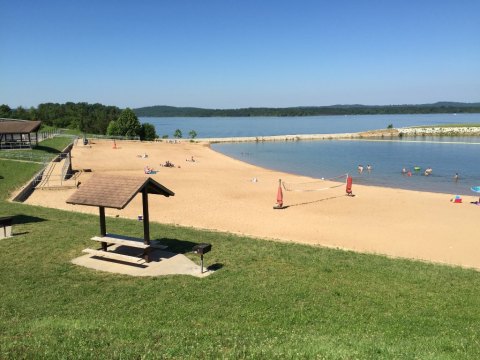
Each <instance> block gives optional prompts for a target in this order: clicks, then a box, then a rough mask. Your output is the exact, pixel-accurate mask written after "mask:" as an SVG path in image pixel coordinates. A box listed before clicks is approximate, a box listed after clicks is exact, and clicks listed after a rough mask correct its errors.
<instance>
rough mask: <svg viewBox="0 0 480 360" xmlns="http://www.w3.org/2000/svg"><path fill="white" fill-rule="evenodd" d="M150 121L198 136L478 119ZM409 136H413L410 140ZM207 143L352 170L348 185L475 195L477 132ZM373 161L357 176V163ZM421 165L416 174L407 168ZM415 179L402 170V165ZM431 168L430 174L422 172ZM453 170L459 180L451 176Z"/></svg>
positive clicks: (475, 118)
mask: <svg viewBox="0 0 480 360" xmlns="http://www.w3.org/2000/svg"><path fill="white" fill-rule="evenodd" d="M140 120H141V121H142V122H150V123H152V124H154V125H155V127H156V129H157V134H159V135H160V136H161V135H162V134H169V135H170V137H172V134H173V132H174V131H175V129H180V130H182V132H183V134H184V137H186V136H187V135H188V132H189V131H190V130H195V131H196V132H197V134H198V137H235V136H268V135H295V134H319V133H332V134H333V133H344V132H358V131H365V130H372V129H380V128H386V127H387V126H388V125H389V124H393V126H394V127H405V126H415V125H441V124H452V123H480V114H458V115H453V114H435V115H363V116H312V117H281V118H278V117H275V118H270V117H259V118H248V117H247V118H141V119H140ZM409 140H414V141H413V142H412V141H409ZM212 148H213V149H214V150H216V151H219V152H221V153H224V154H226V155H228V156H231V157H233V158H236V159H239V160H242V161H245V162H248V163H251V164H254V165H258V166H262V167H266V168H270V169H274V170H279V171H283V172H287V173H294V174H300V175H307V176H311V177H314V178H322V177H324V178H331V177H334V176H337V175H340V174H344V173H350V174H351V175H353V177H354V184H355V183H357V184H364V185H378V186H386V187H395V188H403V189H411V190H419V191H433V192H442V193H449V194H462V195H470V196H472V198H470V197H469V198H468V199H473V198H474V197H475V196H477V194H475V193H473V192H471V191H470V188H471V187H472V186H478V185H480V138H479V137H461V138H460V137H455V138H448V137H433V138H429V137H416V138H408V139H403V140H399V141H398V139H395V141H369V140H326V141H297V142H263V143H262V142H259V143H237V144H233V143H228V144H213V145H212ZM359 164H362V165H363V166H364V167H366V165H367V164H370V165H372V167H373V170H372V171H371V172H368V171H364V172H363V173H361V174H359V173H358V172H357V167H358V165H359ZM415 166H419V167H421V168H422V170H421V171H418V172H415V171H413V168H414V167H415ZM403 167H405V168H407V169H410V170H412V173H413V176H411V177H408V176H404V175H402V174H401V170H402V168H403ZM427 167H432V168H433V173H432V175H430V176H424V175H423V173H424V169H425V168H427ZM455 173H458V174H459V177H460V178H459V180H458V181H456V182H455V181H454V180H453V176H454V175H455Z"/></svg>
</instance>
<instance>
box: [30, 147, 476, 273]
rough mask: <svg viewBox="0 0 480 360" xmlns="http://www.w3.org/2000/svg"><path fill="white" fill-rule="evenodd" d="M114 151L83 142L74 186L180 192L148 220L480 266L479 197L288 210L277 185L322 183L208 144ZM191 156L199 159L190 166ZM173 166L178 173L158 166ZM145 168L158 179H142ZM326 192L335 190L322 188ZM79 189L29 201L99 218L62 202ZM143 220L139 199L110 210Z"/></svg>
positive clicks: (301, 203) (398, 196)
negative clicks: (104, 179) (104, 183)
mask: <svg viewBox="0 0 480 360" xmlns="http://www.w3.org/2000/svg"><path fill="white" fill-rule="evenodd" d="M112 144H113V143H112V141H111V140H110V141H107V140H94V141H93V144H92V145H91V147H90V146H83V144H81V143H80V142H78V144H77V145H76V146H74V148H73V151H72V165H73V169H75V170H80V171H82V172H81V173H80V174H79V176H78V179H77V180H78V181H80V183H83V182H85V181H87V180H88V179H89V178H90V177H91V176H92V174H95V173H108V174H111V175H112V176H116V175H138V176H151V177H152V178H153V179H155V180H156V181H158V182H159V183H161V184H162V185H164V186H166V187H167V188H169V189H171V190H172V191H174V192H175V196H174V197H170V198H165V197H163V196H155V195H151V196H150V197H149V206H150V219H151V221H155V222H160V223H166V224H175V225H182V226H188V227H194V228H200V229H211V230H218V231H225V232H231V233H235V234H245V235H249V236H254V237H259V238H265V239H273V240H278V241H285V242H298V243H305V244H311V245H319V246H326V247H332V248H341V249H348V250H353V251H358V252H366V253H376V254H383V255H387V256H392V257H404V258H411V259H421V260H425V261H431V262H436V263H446V264H451V265H458V266H463V267H470V268H476V269H480V256H479V254H480V242H479V240H478V235H477V231H478V221H479V218H480V206H476V205H472V204H470V201H474V200H478V199H477V198H475V197H473V196H472V197H466V198H464V203H461V204H454V203H452V202H450V199H451V197H452V195H451V194H437V193H424V192H416V191H407V190H400V189H389V188H379V187H370V186H357V185H355V184H354V185H353V193H354V194H355V195H356V196H355V197H348V196H346V195H345V187H344V186H342V187H337V188H334V189H329V190H324V191H318V192H290V191H288V192H287V191H284V203H285V205H287V206H288V208H286V209H283V210H273V206H274V205H275V203H276V195H277V188H278V179H280V178H281V179H282V180H284V181H286V182H288V183H303V182H309V181H315V180H316V179H311V178H307V177H303V176H297V175H292V174H286V173H280V172H277V171H272V170H268V169H263V168H259V167H256V166H252V165H249V164H246V163H243V162H241V161H237V160H235V159H232V158H229V157H227V156H224V155H222V154H219V153H217V152H215V151H213V150H211V149H210V148H209V146H208V144H207V143H193V142H179V143H167V142H157V143H139V142H128V141H122V142H120V141H117V149H113V148H112ZM142 154H148V157H147V158H143V157H141V156H139V155H142ZM192 156H193V158H194V159H195V161H194V162H192V161H187V160H190V159H191V157H192ZM167 160H168V161H170V162H172V163H173V164H175V167H173V168H169V167H162V166H160V164H163V163H165V161H167ZM146 165H148V166H150V167H151V168H153V169H155V170H157V172H156V173H155V174H152V175H145V174H144V170H143V169H144V167H145V166H146ZM86 169H89V170H91V172H85V171H83V170H86ZM253 178H256V179H257V180H258V181H257V182H253V181H252V179H253ZM329 185H334V184H333V183H328V182H325V187H326V186H329ZM80 186H81V184H80ZM75 191H76V190H75V189H64V190H36V191H35V192H34V193H33V194H32V196H31V197H30V198H29V199H28V200H27V203H28V204H35V205H40V206H46V207H53V208H58V209H66V210H70V211H78V212H88V213H98V209H97V208H96V207H83V206H78V205H77V206H74V205H68V204H66V203H65V200H66V199H67V198H68V197H69V196H70V195H71V194H72V193H73V192H75ZM139 214H141V199H140V198H139V197H137V198H135V199H134V200H133V201H132V203H130V204H129V205H128V206H127V207H126V208H125V209H124V210H114V209H107V215H109V216H117V215H118V216H120V217H126V218H136V217H137V216H138V215H139ZM107 223H108V220H107ZM93 235H94V234H92V236H93ZM161 236H162V234H152V237H153V238H155V237H161ZM232 246H234V245H233V244H232ZM286 256H288V254H286Z"/></svg>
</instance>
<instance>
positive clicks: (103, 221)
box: [98, 206, 107, 251]
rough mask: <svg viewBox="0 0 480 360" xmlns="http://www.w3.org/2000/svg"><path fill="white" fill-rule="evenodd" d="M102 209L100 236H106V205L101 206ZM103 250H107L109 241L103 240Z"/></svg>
mask: <svg viewBox="0 0 480 360" xmlns="http://www.w3.org/2000/svg"><path fill="white" fill-rule="evenodd" d="M98 209H99V210H100V236H101V237H105V235H107V225H106V223H105V207H104V206H99V207H98ZM102 250H104V251H107V243H106V242H102Z"/></svg>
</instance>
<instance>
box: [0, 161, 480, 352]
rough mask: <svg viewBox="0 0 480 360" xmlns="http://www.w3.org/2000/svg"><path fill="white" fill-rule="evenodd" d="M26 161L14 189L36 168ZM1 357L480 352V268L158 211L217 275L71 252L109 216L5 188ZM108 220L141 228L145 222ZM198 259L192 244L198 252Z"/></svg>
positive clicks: (11, 179) (5, 183) (161, 231)
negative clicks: (89, 258) (21, 199)
mask: <svg viewBox="0 0 480 360" xmlns="http://www.w3.org/2000/svg"><path fill="white" fill-rule="evenodd" d="M13 163H14V162H11V161H5V160H0V174H2V175H4V174H3V169H8V168H9V167H11V166H15V167H16V169H17V171H15V172H8V174H9V175H7V176H5V175H4V178H3V179H0V190H1V193H2V194H5V193H6V192H8V191H9V190H10V189H11V188H13V187H15V186H16V184H18V183H20V182H25V181H26V180H27V179H28V178H29V177H30V176H31V175H33V174H34V173H35V169H34V168H33V167H32V164H29V163H20V162H15V163H14V165H12V164H13ZM4 215H14V216H15V225H14V234H15V236H14V237H13V238H10V239H4V240H0V284H1V293H0V294H1V295H0V358H2V359H3V358H5V359H27V358H28V359H30V358H49V359H50V358H64V359H71V358H76V359H104V358H108V359H110V358H122V359H131V358H135V359H137V358H138V359H139V358H151V359H157V358H167V359H170V358H175V359H216V358H229V359H238V358H240V359H242V358H248V359H275V358H277V359H299V358H300V359H312V358H327V359H357V358H359V359H392V358H397V359H478V358H480V311H479V309H480V296H479V295H480V291H479V288H480V273H479V272H476V271H473V270H466V269H461V268H454V267H448V266H440V265H433V264H427V263H422V262H415V261H407V260H395V259H389V258H386V257H382V256H374V255H364V254H357V253H353V252H347V251H340V250H333V249H325V248H319V247H310V246H304V245H297V244H284V243H276V242H271V241H264V240H256V239H251V238H246V237H240V236H234V235H230V234H226V233H217V232H207V231H197V230H194V229H190V228H183V227H174V226H166V225H161V224H156V223H152V224H151V233H152V236H153V237H158V238H163V241H164V242H165V243H167V244H168V245H170V249H174V250H177V251H188V250H189V249H191V246H192V245H193V244H195V243H200V242H209V243H212V244H213V248H212V252H211V253H208V254H207V255H206V257H205V261H206V265H208V266H214V267H216V268H218V270H217V272H216V273H215V274H213V275H211V276H209V277H207V278H204V279H198V278H194V277H190V276H165V277H156V278H134V277H129V276H125V275H115V274H109V273H103V272H97V271H94V270H89V269H86V268H82V267H79V266H75V265H73V264H71V263H70V260H71V259H73V258H75V257H77V256H79V255H81V251H82V249H84V248H86V247H91V246H92V243H91V241H90V240H89V239H90V237H91V236H93V235H95V234H97V233H98V231H99V229H98V227H99V225H98V217H97V216H93V215H86V214H79V213H74V212H68V211H60V210H55V209H46V208H41V207H35V206H28V205H24V204H17V203H9V202H7V201H5V200H0V216H4ZM107 226H108V229H109V230H110V231H112V232H116V233H122V234H125V235H132V236H141V235H142V231H143V230H142V225H141V223H139V222H138V221H133V220H126V219H121V218H108V219H107ZM192 258H193V257H192Z"/></svg>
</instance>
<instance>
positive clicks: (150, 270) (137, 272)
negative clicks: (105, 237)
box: [72, 245, 213, 277]
mask: <svg viewBox="0 0 480 360" xmlns="http://www.w3.org/2000/svg"><path fill="white" fill-rule="evenodd" d="M109 251H115V252H116V253H121V254H128V255H140V254H136V253H135V252H138V251H139V249H132V248H127V247H126V246H121V245H117V246H115V245H112V246H110V247H109ZM140 252H141V251H140ZM150 256H151V261H150V262H149V263H147V262H144V261H142V260H141V259H139V262H138V263H133V262H125V261H119V260H114V259H107V258H104V257H99V256H95V255H92V254H86V255H83V256H80V257H78V258H75V259H73V260H72V263H74V264H75V265H80V266H84V267H87V268H90V269H94V270H100V271H107V272H111V273H115V274H124V275H131V276H163V275H192V276H196V277H205V276H208V275H210V274H212V273H213V272H212V271H208V270H206V269H205V267H204V269H203V273H201V269H200V265H197V264H196V263H194V262H193V261H192V260H190V259H189V258H187V257H186V256H185V255H183V254H175V253H172V252H168V251H164V250H160V249H152V251H151V253H150ZM198 263H199V264H200V258H199V259H198Z"/></svg>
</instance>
